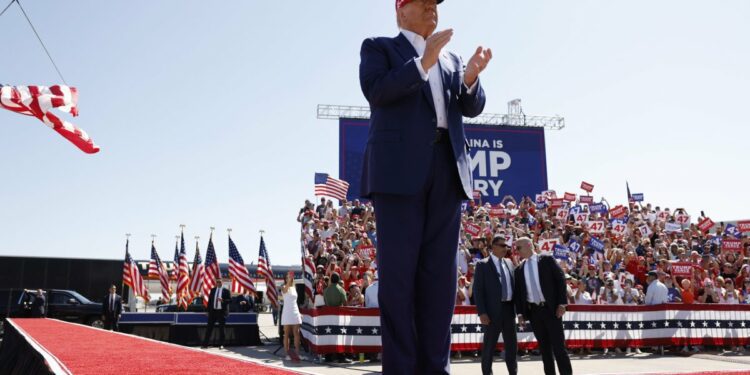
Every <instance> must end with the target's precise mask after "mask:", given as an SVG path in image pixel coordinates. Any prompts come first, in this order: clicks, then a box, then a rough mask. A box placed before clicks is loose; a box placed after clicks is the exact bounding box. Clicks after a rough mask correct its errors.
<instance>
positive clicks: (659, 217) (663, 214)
mask: <svg viewBox="0 0 750 375" xmlns="http://www.w3.org/2000/svg"><path fill="white" fill-rule="evenodd" d="M656 219H657V220H659V221H667V220H669V212H667V211H659V214H658V215H656Z"/></svg>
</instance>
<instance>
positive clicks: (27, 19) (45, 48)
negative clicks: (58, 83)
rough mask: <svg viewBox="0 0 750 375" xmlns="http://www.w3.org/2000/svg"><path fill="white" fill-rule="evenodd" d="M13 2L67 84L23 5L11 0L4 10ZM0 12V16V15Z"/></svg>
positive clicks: (0, 14) (66, 83)
mask: <svg viewBox="0 0 750 375" xmlns="http://www.w3.org/2000/svg"><path fill="white" fill-rule="evenodd" d="M13 3H16V4H18V7H19V8H20V9H21V13H23V16H24V18H26V22H28V23H29V26H31V30H32V31H34V35H36V39H37V40H38V41H39V44H41V45H42V48H43V49H44V52H45V53H46V54H47V57H48V58H49V61H50V62H51V63H52V66H54V67H55V71H56V72H57V75H58V76H60V79H61V80H62V81H63V83H64V84H65V85H66V86H67V85H68V82H67V81H65V77H63V75H62V73H61V72H60V68H58V67H57V64H56V63H55V59H53V58H52V55H51V54H50V53H49V50H48V49H47V46H46V45H45V44H44V41H42V38H41V37H40V36H39V33H38V32H37V31H36V27H34V24H33V23H32V22H31V19H30V18H29V15H28V14H26V10H25V9H23V6H22V5H21V2H20V1H19V0H11V2H10V4H8V6H6V7H5V10H7V9H8V7H10V6H11V4H13ZM5 10H3V12H2V13H5ZM2 13H0V16H2Z"/></svg>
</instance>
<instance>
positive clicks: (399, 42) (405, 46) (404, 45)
mask: <svg viewBox="0 0 750 375" xmlns="http://www.w3.org/2000/svg"><path fill="white" fill-rule="evenodd" d="M393 41H394V42H395V44H396V52H398V54H399V55H401V58H403V59H404V61H408V60H411V59H413V58H415V57H419V55H418V54H417V50H415V49H414V46H412V45H411V42H409V40H408V39H406V36H404V34H403V33H399V34H398V36H397V37H395V38H394V39H393ZM422 94H423V95H424V96H425V99H427V101H428V102H429V103H430V109H432V112H433V113H434V112H435V101H434V100H433V99H432V91H431V90H430V84H429V83H427V82H425V84H423V85H422Z"/></svg>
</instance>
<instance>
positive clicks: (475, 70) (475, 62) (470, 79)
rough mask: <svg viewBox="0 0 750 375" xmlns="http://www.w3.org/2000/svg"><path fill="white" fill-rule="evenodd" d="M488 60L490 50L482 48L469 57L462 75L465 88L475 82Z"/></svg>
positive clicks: (490, 55)
mask: <svg viewBox="0 0 750 375" xmlns="http://www.w3.org/2000/svg"><path fill="white" fill-rule="evenodd" d="M490 60H492V50H491V49H489V48H486V49H485V48H482V46H479V47H477V50H476V52H474V56H471V58H470V59H469V63H468V64H466V73H465V74H464V83H465V84H466V86H469V87H471V85H473V84H474V82H476V81H477V78H478V77H479V73H481V72H482V71H483V70H484V68H486V67H487V64H489V63H490ZM423 61H424V60H423Z"/></svg>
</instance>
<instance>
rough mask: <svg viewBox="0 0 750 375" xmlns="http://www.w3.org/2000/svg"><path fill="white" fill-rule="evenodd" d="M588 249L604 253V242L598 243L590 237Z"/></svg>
mask: <svg viewBox="0 0 750 375" xmlns="http://www.w3.org/2000/svg"><path fill="white" fill-rule="evenodd" d="M589 247H590V248H592V249H594V250H596V251H598V252H600V253H603V252H604V242H602V241H600V240H599V239H598V238H596V237H591V240H590V241H589Z"/></svg>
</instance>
